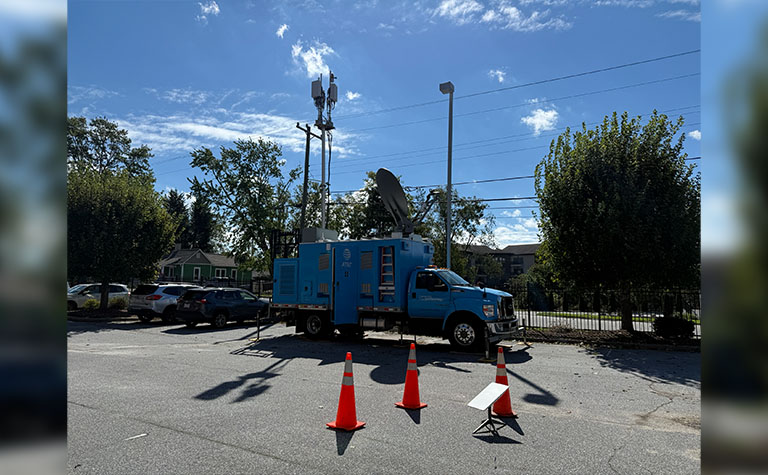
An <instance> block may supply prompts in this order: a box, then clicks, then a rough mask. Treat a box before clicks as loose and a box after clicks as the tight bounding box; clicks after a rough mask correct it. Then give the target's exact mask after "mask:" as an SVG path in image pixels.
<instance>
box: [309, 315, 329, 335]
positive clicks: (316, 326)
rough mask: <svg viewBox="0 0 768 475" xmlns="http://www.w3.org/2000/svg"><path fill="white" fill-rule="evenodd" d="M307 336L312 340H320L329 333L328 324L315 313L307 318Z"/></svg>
mask: <svg viewBox="0 0 768 475" xmlns="http://www.w3.org/2000/svg"><path fill="white" fill-rule="evenodd" d="M305 326H306V334H307V336H308V337H310V338H313V339H315V338H320V337H322V336H324V335H325V334H326V333H328V329H327V327H328V322H327V321H326V320H325V319H324V318H323V317H322V316H320V315H318V314H316V313H313V314H311V315H310V316H308V317H307V323H306V325H305Z"/></svg>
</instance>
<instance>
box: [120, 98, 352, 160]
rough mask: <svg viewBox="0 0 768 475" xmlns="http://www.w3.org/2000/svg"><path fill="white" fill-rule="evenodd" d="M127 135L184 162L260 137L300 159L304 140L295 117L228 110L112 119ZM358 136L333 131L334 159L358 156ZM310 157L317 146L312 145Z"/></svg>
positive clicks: (318, 146)
mask: <svg viewBox="0 0 768 475" xmlns="http://www.w3.org/2000/svg"><path fill="white" fill-rule="evenodd" d="M115 120H116V121H117V122H118V124H119V125H120V127H122V128H124V129H126V130H127V131H128V135H129V136H130V137H131V140H132V141H133V142H134V143H136V144H147V145H149V147H150V148H152V151H153V152H155V153H156V154H158V153H166V154H176V155H178V156H179V157H181V158H187V160H188V153H189V152H190V151H191V150H194V149H196V148H200V147H209V148H218V147H219V146H220V145H227V144H228V143H230V142H232V141H234V140H237V139H247V138H249V137H251V138H254V139H256V138H257V137H263V138H265V139H268V140H271V141H274V142H276V143H278V144H280V145H281V146H282V147H283V152H284V153H286V152H289V153H300V154H301V156H302V157H303V156H304V155H303V154H304V146H305V139H304V136H303V135H301V134H300V133H297V132H296V122H297V121H298V119H296V118H295V117H289V116H283V115H274V114H265V113H248V112H239V111H232V110H227V109H215V110H209V111H207V113H205V114H203V115H201V114H200V113H199V112H192V111H190V112H185V113H182V114H175V115H168V116H161V115H141V116H128V117H127V118H125V119H120V118H118V119H115ZM358 140H359V136H357V135H355V134H351V133H344V132H342V131H339V130H336V131H334V134H333V156H334V157H339V158H345V157H348V156H350V155H354V154H356V153H357V148H356V143H357V141H358ZM312 145H313V153H318V154H319V151H320V144H319V143H313V144H312Z"/></svg>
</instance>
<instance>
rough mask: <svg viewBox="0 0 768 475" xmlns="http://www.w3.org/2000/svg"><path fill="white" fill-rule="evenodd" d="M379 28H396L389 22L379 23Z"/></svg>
mask: <svg viewBox="0 0 768 475" xmlns="http://www.w3.org/2000/svg"><path fill="white" fill-rule="evenodd" d="M376 29H377V30H394V29H395V25H389V24H387V23H379V25H378V26H377V27H376Z"/></svg>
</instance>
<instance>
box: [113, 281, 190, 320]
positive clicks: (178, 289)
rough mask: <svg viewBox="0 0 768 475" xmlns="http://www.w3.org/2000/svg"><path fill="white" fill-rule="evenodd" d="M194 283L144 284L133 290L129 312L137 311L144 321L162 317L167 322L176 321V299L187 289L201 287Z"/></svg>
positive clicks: (129, 302) (140, 318)
mask: <svg viewBox="0 0 768 475" xmlns="http://www.w3.org/2000/svg"><path fill="white" fill-rule="evenodd" d="M199 288H201V287H200V286H198V285H194V284H142V285H140V286H138V287H136V289H135V290H134V291H133V293H132V294H131V298H130V300H129V301H128V312H133V313H135V314H136V315H137V316H138V317H139V320H141V321H142V322H149V321H150V320H152V319H153V318H155V317H160V318H162V319H163V322H165V323H171V322H173V321H175V319H176V317H175V313H176V300H177V299H178V298H179V296H181V295H184V292H186V291H187V290H193V289H199Z"/></svg>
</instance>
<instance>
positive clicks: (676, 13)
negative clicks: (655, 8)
mask: <svg viewBox="0 0 768 475" xmlns="http://www.w3.org/2000/svg"><path fill="white" fill-rule="evenodd" d="M656 16H657V17H659V18H668V19H674V20H684V21H696V22H700V21H701V12H697V11H690V10H670V11H666V12H663V13H659V14H658V15H656Z"/></svg>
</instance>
